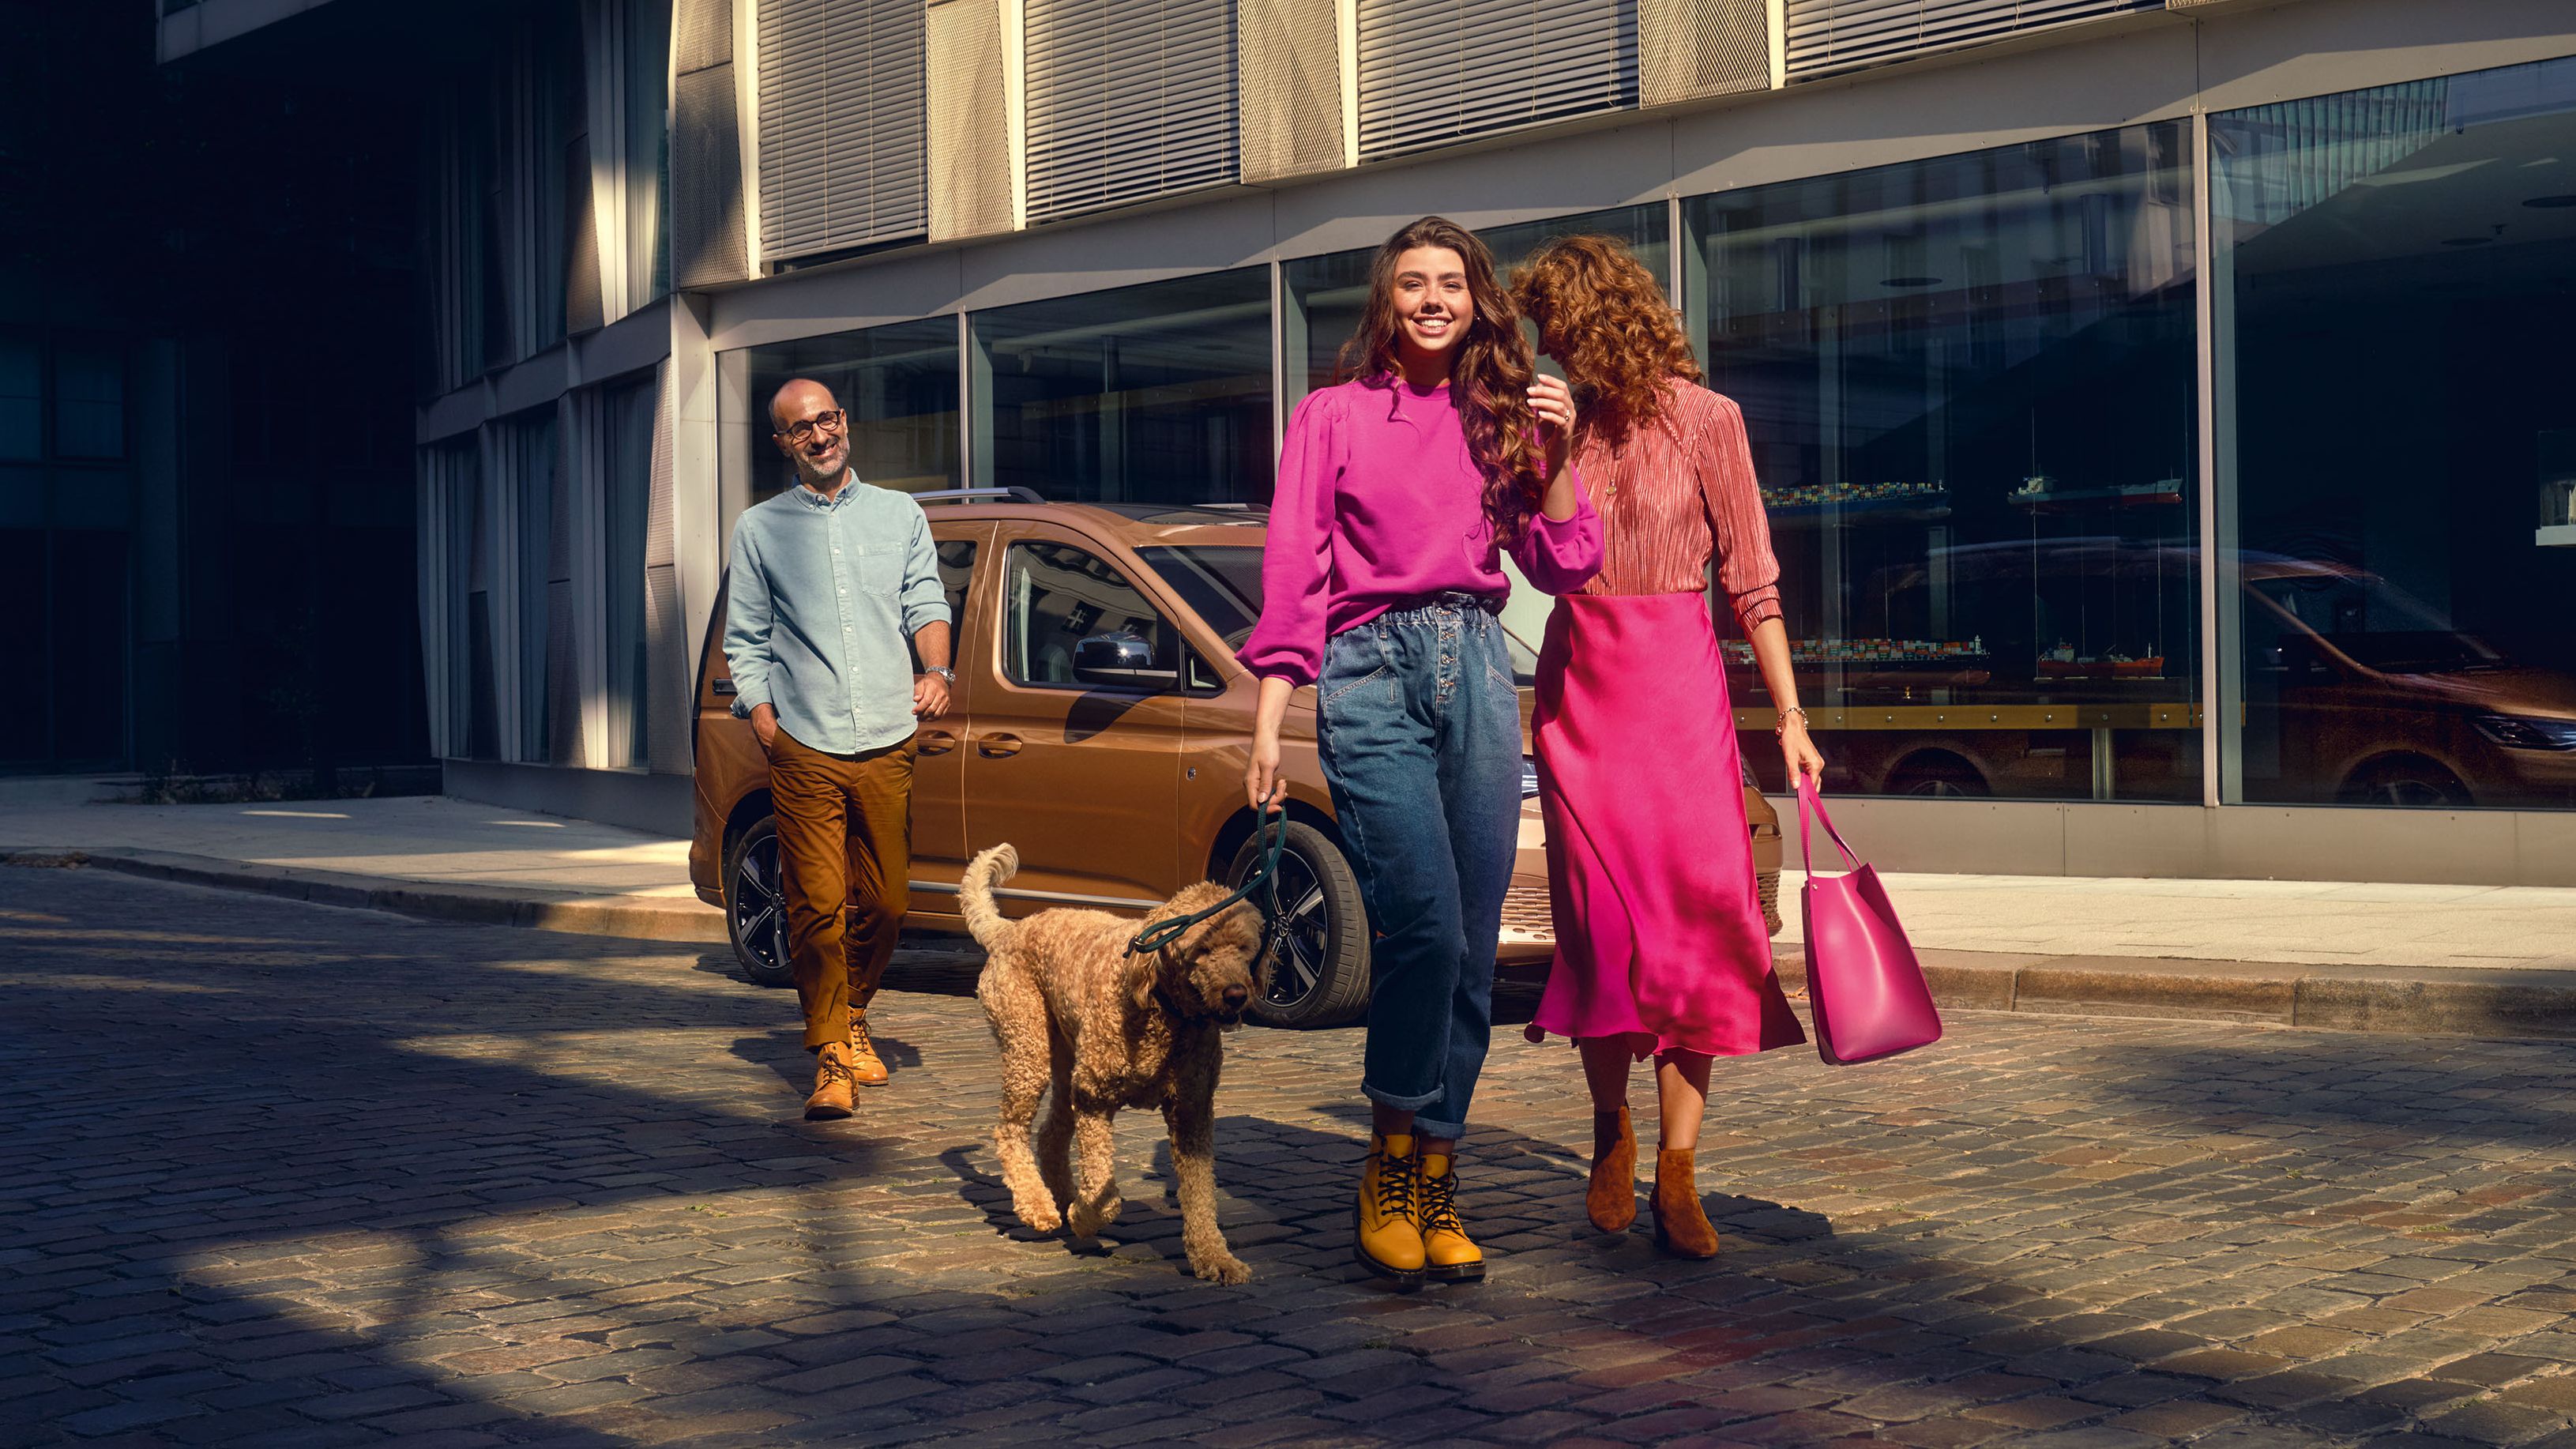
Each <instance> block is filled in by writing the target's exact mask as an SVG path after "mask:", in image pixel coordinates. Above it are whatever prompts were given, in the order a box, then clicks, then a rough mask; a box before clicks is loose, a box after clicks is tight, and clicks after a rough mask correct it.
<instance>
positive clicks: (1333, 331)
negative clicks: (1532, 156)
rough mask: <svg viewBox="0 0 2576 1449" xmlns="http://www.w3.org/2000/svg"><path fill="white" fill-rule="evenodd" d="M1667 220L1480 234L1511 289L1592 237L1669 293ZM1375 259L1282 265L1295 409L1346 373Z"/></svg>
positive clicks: (1352, 255) (1577, 219) (1560, 223)
mask: <svg viewBox="0 0 2576 1449" xmlns="http://www.w3.org/2000/svg"><path fill="white" fill-rule="evenodd" d="M1667 222H1668V216H1667V213H1666V209H1665V208H1664V207H1662V206H1622V207H1614V208H1612V209H1610V210H1608V211H1586V212H1580V213H1577V214H1576V215H1573V216H1558V217H1550V218H1548V219H1547V220H1545V221H1530V222H1519V223H1516V224H1514V225H1511V226H1498V227H1489V228H1487V229H1486V230H1484V231H1480V232H1478V233H1476V236H1477V238H1478V239H1479V240H1481V241H1483V242H1484V244H1485V246H1486V247H1487V249H1489V250H1491V251H1492V252H1493V254H1494V262H1495V265H1496V266H1498V267H1500V268H1501V269H1502V273H1503V278H1502V279H1503V280H1504V281H1505V282H1506V283H1508V282H1509V281H1510V279H1511V271H1512V268H1514V267H1516V266H1518V265H1520V263H1521V262H1522V261H1523V260H1525V259H1526V258H1527V257H1528V256H1529V254H1530V253H1531V252H1533V251H1536V250H1538V247H1539V244H1540V243H1541V242H1545V241H1548V240H1551V239H1553V238H1556V237H1560V236H1575V235H1578V234H1582V233H1587V232H1588V233H1591V234H1593V235H1596V236H1613V237H1617V238H1618V239H1619V240H1621V241H1623V242H1625V243H1627V244H1628V249H1629V250H1630V251H1632V252H1635V253H1636V254H1637V259H1638V260H1639V261H1641V262H1644V263H1645V264H1646V266H1647V269H1648V270H1650V271H1652V272H1653V273H1654V274H1655V280H1656V281H1659V282H1662V283H1663V284H1664V285H1665V286H1666V288H1667V289H1669V288H1670V287H1671V285H1672V246H1671V241H1670V239H1669V238H1668V237H1666V236H1665V232H1666V231H1668V230H1669V229H1670V228H1669V226H1668V225H1667ZM1375 255H1377V248H1375V247H1359V248H1355V249H1353V250H1351V251H1346V252H1333V253H1330V254H1328V255H1325V256H1320V257H1300V258H1298V259H1297V260H1295V261H1292V262H1287V263H1285V264H1283V265H1282V266H1281V268H1280V274H1281V283H1282V286H1281V292H1282V298H1281V300H1282V301H1283V302H1284V303H1285V304H1286V305H1285V307H1284V308H1283V309H1282V311H1281V313H1280V318H1279V328H1280V342H1281V346H1282V348H1283V350H1284V351H1285V353H1286V355H1287V362H1288V368H1287V377H1288V404H1289V406H1291V407H1293V406H1295V405H1296V403H1297V401H1298V399H1300V398H1303V397H1304V396H1305V395H1306V394H1308V393H1310V392H1313V391H1314V390H1315V389H1316V388H1319V387H1330V386H1331V385H1332V383H1333V378H1334V376H1335V375H1336V374H1337V373H1338V371H1339V370H1340V365H1341V351H1342V344H1343V343H1344V342H1346V341H1348V340H1350V336H1351V334H1352V333H1353V332H1355V331H1357V330H1358V328H1359V324H1360V310H1361V308H1362V307H1364V306H1365V305H1366V304H1367V302H1368V270H1369V258H1371V257H1373V256H1375ZM1265 496H1266V492H1265Z"/></svg>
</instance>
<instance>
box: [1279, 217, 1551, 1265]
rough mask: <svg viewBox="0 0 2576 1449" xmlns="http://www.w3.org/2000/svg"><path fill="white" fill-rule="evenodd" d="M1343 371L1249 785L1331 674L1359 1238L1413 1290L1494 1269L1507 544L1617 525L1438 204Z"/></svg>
mask: <svg viewBox="0 0 2576 1449" xmlns="http://www.w3.org/2000/svg"><path fill="white" fill-rule="evenodd" d="M1342 373H1343V376H1344V378H1345V381H1343V382H1342V383H1341V384H1340V385H1338V386H1334V387H1328V388H1324V389H1321V390H1320V391H1317V392H1315V393H1313V394H1311V395H1309V396H1308V397H1307V398H1306V400H1305V401H1304V402H1301V403H1299V404H1298V405H1297V412H1296V416H1295V417H1294V418H1293V419H1292V420H1291V421H1290V422H1289V424H1288V436H1287V440H1286V446H1285V448H1284V449H1283V450H1282V451H1281V453H1280V458H1279V488H1278V494H1277V497H1276V499H1275V501H1274V502H1273V503H1272V505H1271V510H1270V533H1269V539H1268V542H1267V544H1266V545H1265V552H1264V554H1263V558H1262V565H1261V583H1262V594H1263V603H1262V612H1261V623H1260V625H1259V626H1258V627H1257V628H1255V629H1254V630H1253V633H1252V637H1251V638H1250V639H1249V640H1247V641H1246V642H1245V644H1244V646H1243V649H1242V652H1241V658H1242V659H1243V662H1244V664H1245V666H1246V667H1247V668H1249V669H1250V670H1251V671H1252V672H1253V673H1254V674H1256V675H1258V676H1260V679H1261V705H1260V713H1259V715H1258V717H1257V720H1256V723H1255V725H1254V729H1253V738H1252V752H1251V756H1250V759H1249V760H1248V761H1247V763H1246V765H1245V769H1244V788H1245V790H1246V792H1247V793H1248V794H1249V796H1250V797H1251V800H1252V804H1253V807H1254V808H1255V809H1275V808H1278V801H1279V788H1280V781H1279V726H1280V722H1281V720H1282V718H1283V717H1284V716H1285V715H1286V714H1287V710H1288V699H1289V695H1290V694H1291V693H1292V692H1293V691H1294V690H1296V689H1297V688H1298V687H1299V686H1301V685H1307V684H1312V685H1314V686H1316V702H1315V744H1316V748H1317V752H1318V753H1319V754H1320V755H1321V756H1322V759H1323V766H1324V776H1325V779H1326V781H1327V782H1328V783H1329V784H1330V785H1331V786H1332V792H1333V812H1334V821H1335V824H1336V825H1337V826H1338V827H1339V829H1340V831H1341V835H1342V839H1343V841H1344V842H1345V843H1346V844H1347V845H1348V846H1349V847H1350V851H1351V856H1352V864H1353V865H1354V866H1356V867H1357V868H1358V874H1359V878H1360V889H1361V892H1362V893H1363V894H1364V895H1365V896H1366V897H1367V898H1368V907H1369V918H1370V920H1371V921H1372V922H1373V923H1374V925H1375V926H1376V929H1377V932H1378V934H1377V938H1376V941H1375V943H1374V945H1373V946H1372V948H1371V953H1370V972H1369V974H1370V986H1371V994H1370V998H1369V1012H1368V1045H1367V1049H1366V1060H1365V1065H1364V1067H1363V1074H1362V1077H1361V1082H1360V1090H1361V1091H1362V1092H1363V1093H1365V1094H1366V1095H1367V1097H1368V1099H1369V1101H1370V1103H1371V1115H1372V1118H1373V1123H1372V1125H1373V1128H1374V1130H1373V1132H1372V1135H1371V1137H1370V1141H1369V1153H1368V1157H1367V1158H1366V1160H1365V1161H1364V1162H1363V1164H1362V1166H1361V1170H1360V1183H1359V1193H1358V1206H1357V1208H1356V1211H1355V1215H1354V1222H1355V1232H1354V1251H1355V1252H1356V1253H1357V1255H1358V1257H1359V1260H1360V1262H1361V1263H1363V1264H1365V1265H1366V1266H1367V1267H1368V1268H1369V1270H1370V1271H1371V1272H1374V1273H1377V1274H1380V1275H1381V1276H1385V1277H1390V1278H1393V1279H1395V1280H1397V1281H1398V1282H1400V1283H1404V1284H1407V1285H1411V1284H1417V1283H1420V1282H1421V1281H1422V1280H1423V1279H1424V1278H1426V1277H1429V1278H1437V1279H1442V1280H1446V1281H1460V1280H1472V1279H1476V1278H1481V1277H1483V1276H1484V1272H1485V1260H1484V1255H1483V1253H1482V1252H1480V1251H1479V1250H1478V1249H1477V1247H1476V1245H1475V1243H1474V1242H1473V1241H1471V1240H1470V1239H1469V1238H1468V1236H1467V1233H1466V1229H1465V1227H1464V1226H1463V1225H1462V1223H1461V1222H1460V1219H1459V1216H1458V1211H1457V1182H1458V1179H1457V1175H1456V1171H1455V1169H1454V1167H1453V1164H1454V1163H1455V1161H1456V1153H1457V1146H1458V1138H1459V1136H1460V1134H1462V1133H1464V1132H1465V1131H1466V1129H1467V1108H1468V1103H1469V1100H1470V1098H1472V1097H1473V1095H1474V1093H1475V1090H1476V1076H1477V1073H1478V1072H1479V1071H1480V1070H1482V1068H1483V1066H1484V1061H1485V1048H1486V1045H1487V1041H1488V1039H1489V1037H1490V1036H1491V1035H1492V1003H1493V973H1494V947H1495V942H1496V939H1497V938H1498V937H1499V935H1500V934H1501V930H1502V911H1503V893H1504V891H1505V890H1506V889H1508V888H1509V886H1510V883H1511V873H1512V856H1513V853H1514V849H1515V843H1516V840H1517V836H1518V829H1519V827H1518V817H1519V812H1520V758H1521V749H1520V705H1519V700H1518V698H1517V696H1516V695H1515V693H1514V689H1513V683H1512V666H1511V658H1510V656H1509V655H1508V654H1507V653H1506V652H1505V651H1504V645H1503V633H1502V626H1501V625H1500V624H1498V623H1497V622H1495V619H1494V613H1495V611H1497V610H1499V609H1500V608H1501V607H1502V603H1503V598H1504V595H1505V594H1506V592H1507V591H1508V590H1509V588H1510V585H1509V584H1508V583H1507V582H1506V579H1505V575H1504V574H1503V571H1502V567H1501V562H1500V559H1499V554H1500V552H1501V551H1502V550H1505V549H1508V550H1509V551H1510V552H1511V555H1512V557H1513V559H1514V560H1515V561H1517V562H1518V563H1519V565H1520V567H1521V571H1522V572H1523V573H1524V574H1526V575H1527V576H1528V577H1529V579H1530V581H1531V582H1533V583H1534V584H1536V585H1537V586H1538V587H1539V588H1541V589H1544V590H1548V591H1550V592H1561V591H1563V590H1566V589H1571V588H1575V587H1577V586H1579V585H1581V584H1582V583H1583V581H1584V580H1585V579H1587V578H1590V577H1591V576H1592V571H1593V570H1594V569H1596V568H1598V567H1600V563H1601V532H1600V526H1599V521H1598V520H1597V519H1596V518H1595V517H1594V515H1593V512H1592V508H1591V506H1590V505H1589V504H1588V503H1587V502H1585V501H1584V498H1583V496H1582V493H1581V490H1580V489H1579V488H1578V487H1577V486H1576V484H1575V482H1574V480H1573V479H1572V477H1571V476H1570V475H1569V473H1568V470H1567V469H1566V467H1565V450H1566V448H1567V446H1568V440H1569V435H1570V432H1571V429H1572V427H1573V423H1574V410H1573V404H1572V399H1571V397H1570V396H1569V395H1568V394H1567V392H1566V389H1565V386H1564V384H1562V383H1560V382H1557V381H1555V380H1554V379H1550V378H1540V377H1537V376H1536V373H1535V369H1534V368H1533V367H1532V365H1531V357H1530V351H1529V344H1528V342H1527V341H1526V340H1524V339H1523V337H1522V336H1521V330H1520V317H1519V314H1518V313H1517V312H1515V311H1514V310H1513V308H1512V303H1511V297H1510V294H1508V293H1507V292H1505V291H1504V290H1503V288H1502V286H1501V284H1500V283H1499V282H1497V281H1496V280H1495V277H1494V262H1493V258H1492V256H1491V255H1490V254H1488V253H1487V252H1486V250H1485V247H1484V245H1483V243H1481V242H1479V241H1477V240H1476V238H1475V237H1474V236H1473V235H1471V234H1469V233H1468V232H1466V231H1465V230H1463V229H1462V228H1460V227H1459V226H1458V225H1457V224H1455V223H1454V222H1449V221H1444V220H1442V219H1441V218H1439V217H1424V218H1423V219H1422V220H1420V221H1417V222H1414V223H1412V224H1411V225H1409V226H1407V227H1405V228H1404V229H1403V230H1401V231H1399V232H1397V233H1396V234H1395V235H1394V236H1392V237H1389V238H1387V241H1386V244H1385V245H1384V246H1381V247H1379V248H1378V251H1377V257H1376V259H1375V261H1374V262H1373V263H1372V264H1371V266H1370V268H1369V297H1368V305H1367V308H1366V310H1365V311H1364V312H1363V313H1362V315H1361V319H1360V325H1359V331H1358V333H1357V334H1356V335H1354V336H1353V337H1352V338H1351V340H1350V343H1349V345H1348V346H1346V347H1344V348H1343V349H1342Z"/></svg>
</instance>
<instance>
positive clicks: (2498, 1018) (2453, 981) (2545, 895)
mask: <svg viewBox="0 0 2576 1449" xmlns="http://www.w3.org/2000/svg"><path fill="white" fill-rule="evenodd" d="M70 857H77V858H78V860H73V859H70ZM0 860H6V861H8V862H9V863H14V864H45V863H62V864H69V863H81V862H86V863H88V864H91V865H95V866H100V867H105V868H111V869H118V870H124V871H129V872H133V873H138V874H144V875H152V876H159V877H163V878H168V879H179V880H187V881H194V882H197V883H199V884H208V885H223V886H231V887H235V888H242V889H252V890H260V891H266V892H269V893H273V894H281V895H288V896H294V897H298V898H302V899H308V900H314V901H320V902H323V903H326V904H335V905H346V906H361V907H368V908H373V909H379V910H392V911H398V912H402V913H405V914H411V915H423V916H433V917H439V918H444V919H454V920H470V921H481V922H488V923H494V924H509V925H520V926H534V927H539V928H543V929H548V930H558V931H577V932H584V933H589V934H599V935H611V936H629V937H637V938H642V939H648V940H668V941H697V942H721V941H723V940H724V939H725V929H724V920H723V916H722V914H721V913H720V912H718V911H717V910H715V909H714V908H713V907H710V906H708V905H706V904H704V903H703V902H701V901H699V900H698V899H697V897H696V894H695V893H694V892H693V891H692V890H691V889H690V886H689V882H688V842H687V841H685V840H676V839H668V838H663V837H657V836H652V835H646V834H642V833H640V832H636V831H631V830H624V829H620V828H618V827H615V826H609V825H601V824H598V823H595V822H592V821H584V820H569V819H564V818H561V817H556V816H548V815H538V814H533V813H529V812H524V811H514V810H509V809H505V808H502V807H500V806H493V805H480V804H475V803H473V802H470V801H463V800H453V799H446V798H439V797H421V796H413V797H400V798H393V799H379V800H330V801H294V802H284V803H279V804H269V805H256V804H254V805H238V804H226V805H72V806H32V807H16V808H11V809H8V810H7V811H5V812H0ZM1798 879H1799V877H1798V875H1797V873H1796V872H1794V871H1793V872H1790V873H1789V874H1788V875H1787V877H1786V878H1785V879H1784V880H1783V883H1782V900H1783V904H1784V906H1786V907H1787V910H1786V914H1787V916H1788V919H1789V925H1788V928H1787V930H1786V931H1785V932H1784V933H1783V934H1782V936H1781V938H1780V942H1779V946H1778V952H1779V963H1780V968H1781V971H1782V974H1783V976H1784V978H1785V979H1786V980H1787V981H1788V982H1789V983H1790V985H1791V986H1792V987H1793V988H1803V986H1804V982H1805V962H1804V960H1803V950H1802V948H1801V946H1800V943H1799V940H1798V936H1799V926H1798V915H1797V910H1796V900H1797V882H1798ZM1885 879H1886V884H1887V887H1888V892H1889V894H1890V896H1891V897H1892V898H1893V899H1894V901H1895V902H1896V904H1897V908H1898V909H1899V911H1900V912H1902V914H1903V916H1904V920H1905V925H1906V928H1907V930H1908V932H1909V934H1910V935H1911V937H1912V939H1913V941H1914V944H1915V946H1916V947H1917V948H1918V950H1919V951H1920V952H1921V953H1922V956H1923V959H1924V963H1925V966H1926V969H1927V971H1928V972H1929V974H1930V975H1931V977H1932V980H1933V984H1934V988H1935V990H1936V993H1937V994H1938V995H1939V997H1940V999H1941V1000H1942V1002H1943V1003H1944V1004H1945V1005H1951V1006H1969V1007H1982V1008H1990V1009H2001V1010H2015V1011H2031V1012H2057V1013H2074V1014H2088V1015H2105V1014H2107V1015H2134V1016H2158V1017H2186V1018H2200V1019H2215V1020H2227V1021H2242V1022H2269V1023H2274V1024H2280V1025H2312V1026H2327V1027H2339V1028H2345V1029H2359V1030H2383V1031H2420V1032H2432V1033H2437V1034H2445V1035H2472V1036H2549V1037H2576V890H2560V889H2547V888H2541V887H2531V886H2496V887H2481V886H2432V885H2385V884H2382V885H2372V884H2349V883H2345V884H2339V883H2332V882H2313V881H2245V880H2227V881H2201V880H2138V879H2125V880H2124V879H2079V878H2061V877H2034V876H1976V875H1890V876H1887V877H1886V878H1885Z"/></svg>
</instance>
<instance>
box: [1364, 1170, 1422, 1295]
mask: <svg viewBox="0 0 2576 1449" xmlns="http://www.w3.org/2000/svg"><path fill="white" fill-rule="evenodd" d="M1417 1171H1418V1169H1417V1165H1416V1164H1415V1162H1414V1160H1413V1138H1412V1136H1411V1135H1410V1134H1406V1135H1401V1136H1392V1137H1378V1136H1371V1137H1370V1138H1369V1153H1368V1157H1367V1159H1366V1160H1365V1161H1363V1162H1362V1163H1361V1164H1360V1198H1359V1202H1358V1203H1357V1204H1355V1205H1354V1206H1353V1207H1352V1209H1351V1252H1352V1253H1353V1255H1354V1256H1356V1257H1357V1258H1358V1259H1359V1260H1360V1266H1362V1267H1364V1268H1366V1269H1368V1270H1369V1271H1370V1272H1372V1273H1375V1274H1376V1275H1378V1276H1379V1277H1381V1278H1389V1279H1393V1280H1394V1282H1395V1284H1396V1286H1397V1287H1399V1288H1405V1289H1413V1288H1419V1287H1421V1286H1422V1266H1423V1256H1422V1228H1421V1225H1420V1223H1419V1222H1418V1221H1417V1218H1416V1215H1417V1214H1418V1213H1419V1212H1420V1210H1421V1184H1420V1181H1419V1179H1418V1177H1417V1175H1416V1174H1417Z"/></svg>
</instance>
